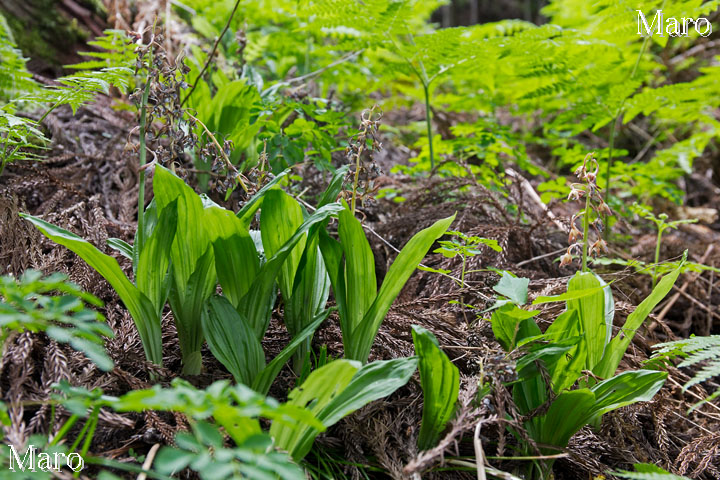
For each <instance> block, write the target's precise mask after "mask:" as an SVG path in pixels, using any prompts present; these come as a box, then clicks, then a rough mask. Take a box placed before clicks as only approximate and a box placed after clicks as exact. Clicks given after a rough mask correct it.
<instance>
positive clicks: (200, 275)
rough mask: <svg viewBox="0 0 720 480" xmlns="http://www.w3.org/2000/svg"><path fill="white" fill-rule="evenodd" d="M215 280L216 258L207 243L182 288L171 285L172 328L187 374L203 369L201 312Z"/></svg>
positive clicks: (213, 289)
mask: <svg viewBox="0 0 720 480" xmlns="http://www.w3.org/2000/svg"><path fill="white" fill-rule="evenodd" d="M173 268H174V265H173ZM215 281H216V275H215V258H214V254H213V248H212V246H211V245H208V247H207V250H206V251H205V253H204V254H203V255H202V256H201V257H200V258H199V259H198V260H197V263H196V264H195V267H194V268H193V270H192V274H191V275H190V278H189V279H188V281H187V282H186V283H185V284H183V285H182V286H181V287H180V288H181V289H178V286H177V285H173V286H172V287H171V288H170V295H169V298H170V307H171V308H172V311H173V315H174V316H175V327H176V329H177V333H178V339H179V340H180V352H181V354H182V360H183V373H185V374H187V375H198V374H200V370H201V368H202V356H201V353H200V350H201V348H202V344H203V334H202V326H201V324H200V315H201V313H202V310H203V306H204V304H205V301H206V300H207V299H208V298H210V295H212V294H213V292H214V291H215Z"/></svg>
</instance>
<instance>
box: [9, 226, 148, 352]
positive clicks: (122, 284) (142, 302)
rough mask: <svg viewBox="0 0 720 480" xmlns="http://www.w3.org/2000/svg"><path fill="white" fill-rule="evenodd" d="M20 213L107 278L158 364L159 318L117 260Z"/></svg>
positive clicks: (68, 233)
mask: <svg viewBox="0 0 720 480" xmlns="http://www.w3.org/2000/svg"><path fill="white" fill-rule="evenodd" d="M20 216H21V217H22V218H24V219H26V220H28V221H29V222H30V223H32V224H33V225H35V227H37V229H38V230H40V231H41V232H42V233H43V234H44V235H45V236H46V237H48V238H49V239H50V240H52V241H54V242H55V243H57V244H59V245H62V246H64V247H67V248H68V249H70V250H72V251H73V252H74V253H75V254H76V255H77V256H79V257H80V258H82V259H83V260H84V261H85V262H86V263H87V264H88V265H90V266H91V267H92V268H94V269H95V270H96V271H97V272H98V273H99V274H100V275H102V276H103V277H104V278H105V280H107V281H108V283H109V284H110V285H111V286H112V288H113V289H114V290H115V292H117V294H118V296H119V297H120V300H122V302H123V303H124V304H125V307H127V309H128V311H129V312H130V315H131V316H132V318H133V321H134V322H135V326H136V327H137V329H138V333H139V334H140V340H141V342H142V345H143V349H144V350H145V356H146V357H147V359H148V360H149V361H151V362H153V363H155V364H156V365H162V333H161V330H160V317H159V316H158V314H157V313H156V310H155V308H154V307H153V304H152V302H151V301H150V300H149V299H148V298H147V297H146V296H145V295H143V293H142V292H140V290H139V289H138V288H137V287H136V286H135V285H133V284H132V283H131V282H130V280H128V278H127V277H126V276H125V274H124V273H123V271H122V269H121V268H120V265H118V263H117V260H115V259H114V258H113V257H111V256H109V255H105V254H104V253H102V252H101V251H100V250H98V249H97V248H96V247H95V246H93V245H92V244H91V243H89V242H87V241H86V240H84V239H82V238H80V237H78V236H77V235H75V234H74V233H71V232H68V231H67V230H65V229H63V228H60V227H57V226H55V225H52V224H51V223H48V222H46V221H45V220H42V219H40V218H37V217H33V216H32V215H27V214H24V213H21V214H20Z"/></svg>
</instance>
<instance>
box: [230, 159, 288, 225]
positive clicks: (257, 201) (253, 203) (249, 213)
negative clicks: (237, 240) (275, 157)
mask: <svg viewBox="0 0 720 480" xmlns="http://www.w3.org/2000/svg"><path fill="white" fill-rule="evenodd" d="M288 173H290V169H287V170H285V171H283V172H281V173H279V174H277V175H276V176H275V178H273V179H272V180H270V181H269V182H268V183H266V184H265V186H263V187H262V188H261V189H260V190H258V192H257V193H256V194H255V195H253V196H252V198H250V200H248V201H247V203H246V204H245V205H243V208H241V209H240V211H239V212H238V213H237V217H238V218H239V219H240V221H242V223H243V225H244V226H245V228H246V229H249V228H250V222H252V219H253V217H254V216H255V213H256V212H257V211H258V208H260V206H261V205H262V202H263V198H264V197H265V194H266V193H267V192H268V191H270V190H272V189H273V188H275V185H277V184H278V182H280V180H282V179H283V178H285V176H286V175H287V174H288Z"/></svg>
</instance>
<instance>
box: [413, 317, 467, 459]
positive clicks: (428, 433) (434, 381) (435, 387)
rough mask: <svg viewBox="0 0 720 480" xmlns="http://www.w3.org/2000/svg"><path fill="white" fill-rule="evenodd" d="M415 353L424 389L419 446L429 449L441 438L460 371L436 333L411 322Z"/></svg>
mask: <svg viewBox="0 0 720 480" xmlns="http://www.w3.org/2000/svg"><path fill="white" fill-rule="evenodd" d="M412 337H413V344H414V346H415V354H416V355H417V356H418V357H419V358H420V361H419V364H418V369H419V370H420V383H421V385H422V391H423V413H422V423H421V424H420V433H419V435H418V448H419V449H420V450H428V449H430V448H432V447H434V446H435V445H436V444H437V442H438V440H439V439H440V434H441V433H442V432H443V430H444V429H445V427H446V426H447V424H448V422H449V421H450V419H451V418H452V416H453V414H454V413H455V404H456V403H457V399H458V392H459V391H460V370H458V368H457V367H456V366H455V365H453V363H452V362H451V361H450V359H449V358H448V356H447V355H446V354H445V352H443V351H442V350H441V349H440V345H439V344H438V341H437V339H436V338H435V335H433V334H432V333H431V332H430V331H428V330H426V329H424V328H422V327H419V326H417V325H413V327H412Z"/></svg>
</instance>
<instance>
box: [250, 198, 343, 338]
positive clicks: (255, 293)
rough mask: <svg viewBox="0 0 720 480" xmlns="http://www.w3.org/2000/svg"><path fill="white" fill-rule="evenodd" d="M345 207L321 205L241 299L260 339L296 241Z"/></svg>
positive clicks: (265, 267)
mask: <svg viewBox="0 0 720 480" xmlns="http://www.w3.org/2000/svg"><path fill="white" fill-rule="evenodd" d="M341 210H342V207H341V206H340V205H338V204H336V203H335V204H330V205H326V206H324V207H322V208H319V209H317V210H316V211H315V212H314V213H313V214H312V215H310V216H309V217H308V218H307V219H306V220H305V221H304V222H303V224H302V225H301V226H300V227H299V228H298V229H297V230H296V231H295V233H294V234H293V236H292V237H291V238H290V239H289V240H288V241H287V242H285V244H284V245H283V246H282V248H280V249H279V250H278V251H277V252H276V253H275V255H273V256H272V258H270V259H269V260H268V261H267V262H265V264H264V265H263V266H262V267H261V268H260V271H259V272H258V275H257V277H256V279H255V281H254V282H253V285H252V287H251V288H250V291H249V292H248V294H247V295H246V296H245V298H244V299H243V301H242V302H240V307H239V311H240V312H241V313H244V314H245V316H246V317H247V319H248V321H249V322H250V325H252V327H253V330H254V331H255V334H256V336H257V337H258V339H260V338H262V337H263V336H264V335H265V330H267V326H268V324H269V322H270V313H271V312H272V304H269V303H268V298H270V297H271V296H272V291H273V288H274V285H275V279H276V278H277V275H278V273H279V271H280V267H281V266H282V264H283V262H284V261H285V259H286V258H287V256H288V255H289V254H290V252H291V251H292V250H293V248H294V247H295V245H297V243H298V242H299V241H300V240H301V239H303V238H305V235H306V233H307V231H308V230H310V228H311V227H312V226H313V225H315V224H317V223H319V222H322V221H323V220H325V219H327V218H329V217H330V216H331V215H334V214H335V213H337V212H339V211H341Z"/></svg>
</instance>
